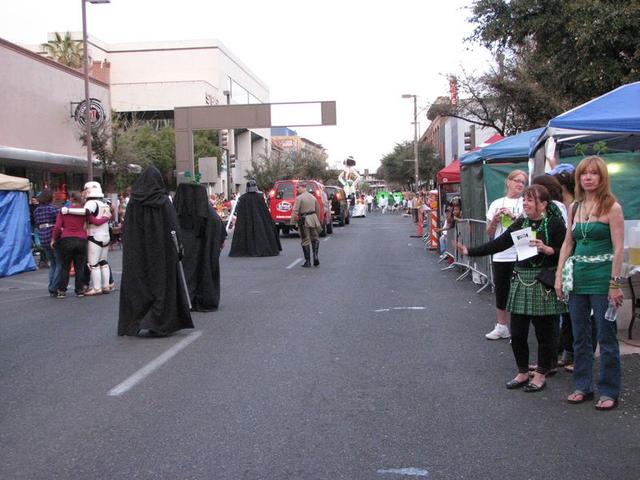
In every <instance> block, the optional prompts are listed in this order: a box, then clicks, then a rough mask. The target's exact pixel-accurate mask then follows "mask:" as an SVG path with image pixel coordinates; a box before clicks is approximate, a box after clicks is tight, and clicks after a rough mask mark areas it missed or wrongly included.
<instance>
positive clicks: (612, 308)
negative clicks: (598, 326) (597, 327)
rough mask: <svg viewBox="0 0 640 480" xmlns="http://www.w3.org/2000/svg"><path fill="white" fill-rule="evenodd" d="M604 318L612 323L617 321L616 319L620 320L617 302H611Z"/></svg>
mask: <svg viewBox="0 0 640 480" xmlns="http://www.w3.org/2000/svg"><path fill="white" fill-rule="evenodd" d="M604 318H606V319H607V320H609V321H610V322H615V321H616V318H618V307H617V306H616V304H615V302H612V301H611V300H609V308H607V311H606V313H605V314H604Z"/></svg>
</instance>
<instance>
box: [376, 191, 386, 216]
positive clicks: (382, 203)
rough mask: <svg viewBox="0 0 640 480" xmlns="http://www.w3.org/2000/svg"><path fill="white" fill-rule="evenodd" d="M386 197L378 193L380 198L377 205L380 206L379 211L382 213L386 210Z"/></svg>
mask: <svg viewBox="0 0 640 480" xmlns="http://www.w3.org/2000/svg"><path fill="white" fill-rule="evenodd" d="M387 205H388V203H387V197H386V195H380V200H379V201H378V206H379V207H380V212H381V213H382V214H383V215H384V214H385V212H386V211H387Z"/></svg>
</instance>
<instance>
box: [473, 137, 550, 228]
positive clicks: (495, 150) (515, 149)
mask: <svg viewBox="0 0 640 480" xmlns="http://www.w3.org/2000/svg"><path fill="white" fill-rule="evenodd" d="M543 130H544V128H536V129H534V130H528V131H526V132H522V133H519V134H517V135H513V136H511V137H507V138H504V139H502V140H500V141H498V142H496V143H493V144H491V145H488V146H486V147H483V148H481V149H479V150H476V151H473V152H469V153H467V154H466V155H464V156H463V157H461V158H460V164H461V172H460V176H461V192H462V213H463V216H464V217H465V218H472V219H476V220H486V208H487V205H488V204H489V203H491V202H492V201H493V200H495V199H496V198H499V197H501V196H503V195H504V179H505V178H506V176H507V175H509V172H511V171H512V170H515V169H521V170H524V171H527V169H528V165H527V164H526V162H528V160H529V149H530V147H531V142H532V141H534V140H535V139H537V138H538V137H539V136H540V134H541V133H542V131H543ZM523 164H524V165H523Z"/></svg>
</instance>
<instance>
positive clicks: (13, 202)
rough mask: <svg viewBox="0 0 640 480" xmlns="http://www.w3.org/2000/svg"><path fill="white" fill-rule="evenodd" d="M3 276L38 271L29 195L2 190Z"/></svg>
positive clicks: (0, 253)
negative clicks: (32, 236)
mask: <svg viewBox="0 0 640 480" xmlns="http://www.w3.org/2000/svg"><path fill="white" fill-rule="evenodd" d="M0 232H2V235H0V277H7V276H9V275H15V274H16V273H21V272H26V271H28V270H35V269H36V262H35V261H34V259H33V255H32V254H31V221H30V219H29V204H28V200H27V193H26V192H18V191H12V190H6V191H4V190H3V191H0Z"/></svg>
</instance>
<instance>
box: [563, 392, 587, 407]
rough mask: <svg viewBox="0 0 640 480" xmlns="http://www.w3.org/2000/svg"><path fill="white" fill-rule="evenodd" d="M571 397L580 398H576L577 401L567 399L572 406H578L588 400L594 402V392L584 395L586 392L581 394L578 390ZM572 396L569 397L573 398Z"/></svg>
mask: <svg viewBox="0 0 640 480" xmlns="http://www.w3.org/2000/svg"><path fill="white" fill-rule="evenodd" d="M571 395H573V396H579V397H580V398H575V399H572V398H568V397H567V402H568V403H570V404H572V405H578V404H579V403H584V402H586V401H587V400H593V392H589V393H584V392H581V391H580V390H576V391H575V392H573V393H572V394H571ZM571 395H569V396H571Z"/></svg>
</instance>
